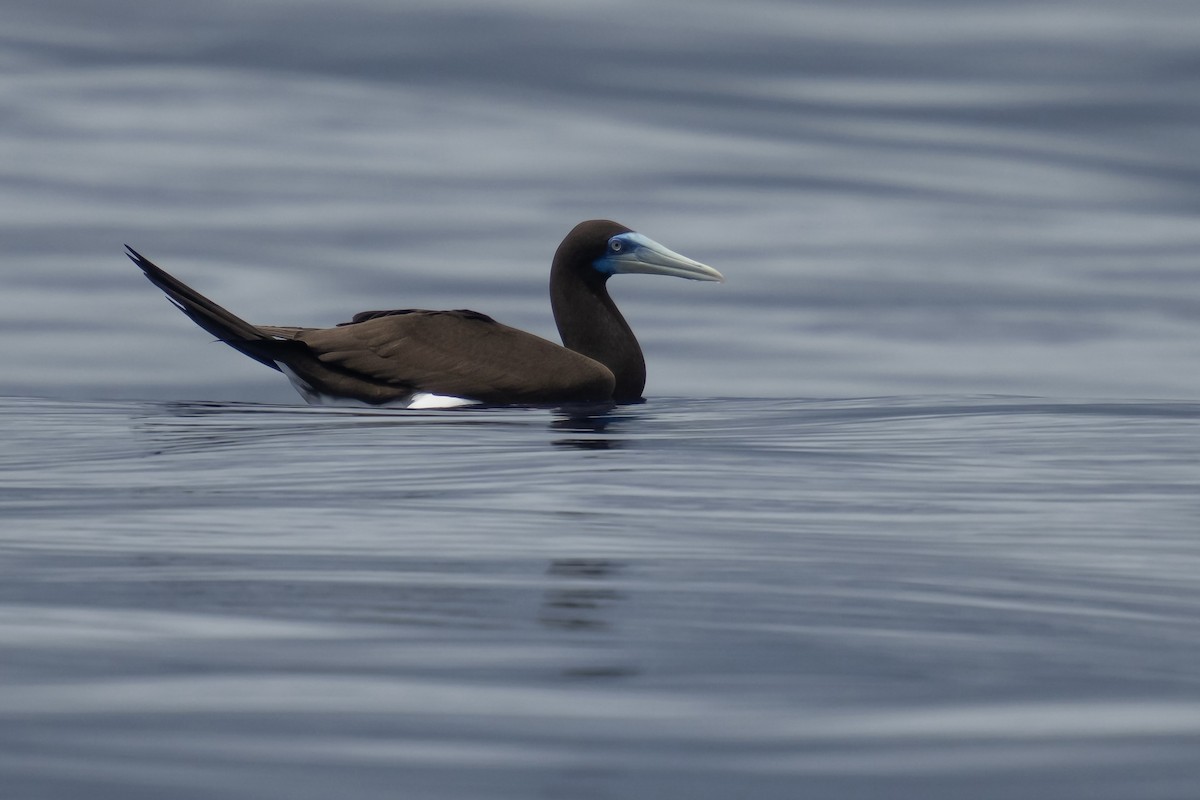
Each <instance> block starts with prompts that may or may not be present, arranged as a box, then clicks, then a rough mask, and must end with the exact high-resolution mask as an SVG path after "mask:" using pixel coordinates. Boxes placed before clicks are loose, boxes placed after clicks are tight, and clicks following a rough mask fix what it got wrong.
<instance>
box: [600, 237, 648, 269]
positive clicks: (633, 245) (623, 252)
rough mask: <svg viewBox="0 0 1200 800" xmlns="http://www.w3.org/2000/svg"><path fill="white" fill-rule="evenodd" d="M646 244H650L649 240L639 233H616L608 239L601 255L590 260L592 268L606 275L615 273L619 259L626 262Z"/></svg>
mask: <svg viewBox="0 0 1200 800" xmlns="http://www.w3.org/2000/svg"><path fill="white" fill-rule="evenodd" d="M647 244H651V242H650V240H649V239H648V238H646V237H645V236H642V235H641V234H640V233H633V232H632V231H630V232H629V233H618V234H617V235H616V236H614V237H612V238H611V239H609V240H608V248H607V249H606V250H605V253H604V255H603V256H601V257H600V258H598V259H596V260H595V261H593V262H592V268H593V269H595V270H596V271H597V272H603V273H605V274H606V275H615V274H616V273H617V272H618V271H619V267H618V265H619V263H620V260H621V259H623V260H624V261H626V262H628V261H629V260H630V256H632V255H633V254H634V253H636V252H637V251H638V249H640V248H642V247H645V246H646V245H647Z"/></svg>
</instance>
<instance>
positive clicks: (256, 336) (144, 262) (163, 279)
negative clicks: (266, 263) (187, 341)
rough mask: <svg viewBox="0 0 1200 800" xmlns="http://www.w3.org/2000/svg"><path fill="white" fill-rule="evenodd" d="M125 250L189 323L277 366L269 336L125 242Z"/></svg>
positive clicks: (260, 359) (271, 340)
mask: <svg viewBox="0 0 1200 800" xmlns="http://www.w3.org/2000/svg"><path fill="white" fill-rule="evenodd" d="M125 249H126V250H128V251H129V252H128V253H126V255H128V256H129V260H130V261H132V262H133V263H134V264H136V265H137V266H138V269H140V270H141V271H142V272H144V273H145V274H146V277H147V278H149V279H150V282H151V283H153V284H154V285H155V286H157V287H158V288H159V289H162V290H163V292H165V293H166V295H167V299H168V300H170V301H171V302H172V303H174V304H175V305H176V307H178V308H179V310H180V311H182V312H183V313H184V314H187V315H188V317H189V318H190V319H191V320H192V322H195V323H196V324H197V325H199V326H200V327H201V328H203V329H204V330H206V331H208V332H209V333H211V334H212V335H213V336H215V337H217V339H219V340H220V341H222V342H224V343H225V344H227V345H229V346H230V347H232V348H233V349H234V350H237V351H238V352H239V353H243V354H245V355H247V356H250V358H253V359H254V360H255V361H257V362H259V363H260V364H265V365H267V366H268V367H270V368H271V369H275V370H278V369H279V365H278V364H276V363H275V357H274V356H273V354H275V355H278V353H277V351H278V350H279V345H278V343H277V342H276V340H275V339H274V338H273V337H271V336H270V335H269V334H267V333H266V332H265V331H263V330H261V329H259V328H257V327H255V326H254V325H251V324H250V323H249V322H246V321H245V320H244V319H242V318H241V317H238V316H236V315H235V314H233V313H232V312H230V311H227V310H226V309H224V308H222V307H221V306H219V305H217V304H216V303H214V302H213V301H212V300H209V299H208V298H207V297H205V296H204V295H202V294H200V293H199V292H197V291H196V290H195V289H193V288H192V287H190V286H188V285H187V284H185V283H184V282H183V281H181V280H179V279H178V278H175V277H174V276H172V275H170V274H168V273H167V272H164V271H163V269H162V268H161V267H159V266H158V265H156V264H155V263H154V262H153V261H151V260H150V259H148V258H146V257H145V256H143V255H142V254H141V253H139V252H138V251H136V250H134V249H133V248H132V247H130V246H129V245H125Z"/></svg>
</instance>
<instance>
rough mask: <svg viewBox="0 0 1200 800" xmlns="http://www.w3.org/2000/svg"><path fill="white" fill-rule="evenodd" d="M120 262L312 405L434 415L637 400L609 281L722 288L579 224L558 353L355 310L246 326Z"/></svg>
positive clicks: (621, 229) (641, 380)
mask: <svg viewBox="0 0 1200 800" xmlns="http://www.w3.org/2000/svg"><path fill="white" fill-rule="evenodd" d="M126 249H127V250H128V251H129V252H128V256H129V258H130V259H131V260H132V261H133V263H134V264H136V265H137V266H138V267H139V268H141V270H142V272H144V273H145V274H146V277H147V278H149V279H150V282H151V283H153V284H154V285H155V286H157V287H158V288H160V289H162V290H163V291H164V292H165V293H166V295H167V298H168V299H170V301H171V302H172V303H174V304H175V305H176V306H178V308H179V310H180V311H182V312H183V313H184V314H187V315H188V317H190V318H191V319H192V321H193V322H195V323H196V324H197V325H199V326H200V327H201V328H203V329H204V330H206V331H208V332H209V333H211V334H212V335H213V336H216V337H217V339H219V340H220V341H222V342H224V343H225V344H227V345H229V346H230V347H232V348H233V349H235V350H237V351H238V352H240V353H243V354H245V355H247V356H249V357H250V358H253V359H254V360H255V361H258V362H259V363H262V364H265V365H267V366H268V367H271V368H272V369H276V370H279V371H280V372H282V373H284V374H285V375H286V376H287V377H288V379H289V380H291V382H292V384H293V385H294V386H295V387H296V389H297V391H299V392H300V394H301V395H303V396H304V398H305V400H307V401H308V402H310V403H314V404H321V403H327V402H339V401H351V402H354V401H357V402H360V403H364V404H367V405H372V406H384V405H387V406H405V407H418V406H423V407H432V406H441V405H461V404H464V403H487V404H510V403H521V404H541V403H564V402H605V401H611V402H632V401H636V400H639V399H641V397H642V389H643V388H644V387H645V384H646V362H645V359H644V358H643V357H642V349H641V347H639V346H638V342H637V339H636V338H634V335H633V331H632V330H631V329H630V327H629V323H627V322H626V321H625V318H624V317H622V316H621V312H620V311H618V310H617V306H616V304H615V303H613V301H612V298H611V297H609V295H608V289H607V288H606V285H605V284H606V283H607V282H608V279H609V277H611V276H612V275H614V274H618V273H626V272H640V273H646V274H650V275H671V276H674V277H677V278H688V279H690V280H697V281H722V280H724V278H723V277H722V275H721V273H719V272H717V271H716V270H715V269H713V268H712V267H709V266H706V265H704V264H701V263H700V262H698V261H693V260H692V259H690V258H687V257H685V256H681V255H679V254H678V253H675V252H673V251H671V250H668V249H667V248H665V247H663V246H662V245H661V244H658V243H657V242H655V241H653V240H651V239H649V238H647V237H645V236H642V235H641V234H639V233H635V232H634V231H632V230H630V229H629V228H626V227H625V226H624V225H620V224H618V223H616V222H611V221H609V220H590V221H588V222H581V223H579V224H578V225H576V226H575V228H574V229H572V231H571V232H570V233H569V234H567V237H566V238H565V239H563V241H562V244H560V245H559V246H558V250H557V251H556V252H555V253H554V262H553V264H552V266H551V268H550V304H551V307H552V308H553V310H554V321H555V323H556V324H557V325H558V332H559V335H560V336H561V337H562V341H563V343H562V345H561V346H560V345H557V344H555V343H553V342H550V341H548V340H546V339H543V338H541V337H539V336H534V335H533V334H531V333H526V332H524V331H521V330H517V329H516V328H510V327H508V326H507V325H502V324H500V323H499V322H496V321H495V320H493V319H492V318H491V317H488V316H485V315H484V314H480V313H478V312H475V311H466V310H459V311H426V310H421V309H397V310H392V311H364V312H362V313H360V314H355V315H354V318H353V319H352V320H351V321H350V322H344V323H341V324H340V325H338V326H336V327H333V328H296V327H285V326H277V325H252V324H250V323H249V322H246V321H245V320H243V319H241V318H239V317H237V316H235V315H234V314H232V313H230V312H229V311H227V310H225V309H224V308H222V307H221V306H219V305H217V304H216V303H214V302H213V301H211V300H209V299H208V298H207V297H205V296H204V295H202V294H200V293H199V292H197V291H196V290H194V289H192V288H191V287H190V286H187V285H186V284H184V283H183V282H181V281H179V280H178V279H176V278H174V277H172V276H171V275H169V274H167V273H166V272H164V271H163V270H162V269H161V268H159V267H157V266H155V265H154V264H153V263H152V262H151V261H150V260H149V259H147V258H145V257H144V256H142V255H141V254H140V253H138V252H137V251H136V250H134V249H133V248H132V247H129V246H128V245H127V246H126Z"/></svg>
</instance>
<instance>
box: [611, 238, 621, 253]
mask: <svg viewBox="0 0 1200 800" xmlns="http://www.w3.org/2000/svg"><path fill="white" fill-rule="evenodd" d="M624 247H625V245H624V243H623V242H622V241H621V240H620V239H611V240H609V243H608V249H609V250H612V251H613V252H614V253H619V252H621V250H622V249H624Z"/></svg>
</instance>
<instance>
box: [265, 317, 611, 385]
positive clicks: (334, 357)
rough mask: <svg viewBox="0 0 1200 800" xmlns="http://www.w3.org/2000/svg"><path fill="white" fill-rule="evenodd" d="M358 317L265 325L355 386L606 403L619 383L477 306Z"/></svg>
mask: <svg viewBox="0 0 1200 800" xmlns="http://www.w3.org/2000/svg"><path fill="white" fill-rule="evenodd" d="M355 320H356V321H354V322H351V323H346V324H342V325H339V326H338V327H336V328H316V329H314V328H275V327H270V326H260V327H261V329H262V330H264V331H266V332H267V333H269V334H272V335H274V336H278V337H279V338H282V339H290V340H293V341H298V342H302V343H303V344H305V345H307V348H308V351H309V353H310V354H311V355H312V356H313V357H315V359H316V361H317V362H318V363H319V364H320V365H321V367H323V368H325V369H327V370H329V371H330V372H331V373H333V374H334V375H335V376H341V377H342V378H344V379H346V380H352V381H354V382H355V383H367V384H374V385H380V384H382V385H383V386H386V387H392V388H395V389H401V390H405V391H414V392H432V393H434V394H441V395H450V396H454V397H464V398H469V399H473V400H479V401H481V402H495V403H512V402H528V403H538V402H563V401H569V400H605V399H609V398H610V397H611V396H612V392H613V387H614V386H615V378H614V377H613V374H612V372H611V371H610V370H609V369H608V368H607V367H605V366H604V365H603V364H601V363H599V362H598V361H595V360H593V359H591V358H588V357H587V356H584V355H581V354H579V353H576V352H574V351H571V350H568V349H566V348H565V347H562V346H561V345H558V344H555V343H554V342H550V341H547V340H546V339H543V338H541V337H539V336H534V335H533V334H530V333H526V332H524V331H520V330H517V329H516V328H510V327H508V326H507V325H501V324H500V323H498V322H496V321H495V320H493V319H491V318H490V317H488V316H486V315H484V314H479V313H477V312H474V311H466V310H461V311H424V310H413V309H399V310H395V311H386V312H380V311H373V312H364V313H363V314H359V315H356V316H355ZM299 366H300V367H303V365H302V364H301V365H299ZM319 382H320V383H329V377H328V376H326V375H321V376H319Z"/></svg>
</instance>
